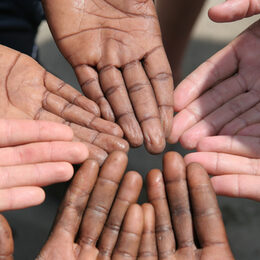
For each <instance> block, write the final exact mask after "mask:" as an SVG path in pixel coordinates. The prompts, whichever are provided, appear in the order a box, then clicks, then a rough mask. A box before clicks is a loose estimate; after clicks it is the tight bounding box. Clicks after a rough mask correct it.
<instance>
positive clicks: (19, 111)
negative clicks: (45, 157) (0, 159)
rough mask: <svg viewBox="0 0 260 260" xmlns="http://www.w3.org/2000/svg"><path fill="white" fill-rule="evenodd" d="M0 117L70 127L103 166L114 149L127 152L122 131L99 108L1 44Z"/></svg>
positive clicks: (90, 156) (76, 137) (34, 62)
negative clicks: (39, 121)
mask: <svg viewBox="0 0 260 260" xmlns="http://www.w3.org/2000/svg"><path fill="white" fill-rule="evenodd" d="M0 56H1V59H0V74H1V79H0V100H1V102H0V118H5V119H9V118H12V119H34V120H47V121H54V122H58V123H63V124H67V125H69V126H70V127H71V128H72V130H73V132H74V140H75V141H81V142H84V143H85V144H86V146H87V147H88V148H89V149H88V150H89V158H93V159H96V160H97V161H98V162H99V163H100V164H101V163H102V162H103V161H104V160H105V158H106V156H107V154H108V153H110V152H112V151H114V150H123V151H128V149H129V147H128V143H127V142H126V141H125V140H123V139H122V138H121V137H122V136H123V132H122V130H121V129H120V127H119V126H118V125H116V124H115V123H112V122H109V121H105V120H103V119H101V118H99V117H98V116H99V108H98V107H97V105H96V104H95V103H94V102H93V101H91V100H89V99H87V98H86V97H84V96H83V95H82V94H80V92H78V91H77V90H75V89H74V88H73V87H71V86H69V85H68V84H66V83H64V82H63V81H61V80H60V79H58V78H56V77H55V76H53V75H52V74H50V73H49V72H47V71H46V70H45V69H44V68H42V67H41V66H40V65H39V64H38V63H37V62H36V61H35V60H33V59H32V58H30V57H29V56H26V55H24V54H21V53H19V52H17V51H14V50H12V49H9V48H7V47H4V46H2V45H0Z"/></svg>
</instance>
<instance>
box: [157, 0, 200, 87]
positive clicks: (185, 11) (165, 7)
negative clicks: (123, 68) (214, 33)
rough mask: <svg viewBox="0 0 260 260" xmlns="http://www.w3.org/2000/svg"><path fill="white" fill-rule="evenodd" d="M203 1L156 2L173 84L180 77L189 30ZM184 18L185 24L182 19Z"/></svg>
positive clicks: (176, 0) (167, 0) (177, 81)
mask: <svg viewBox="0 0 260 260" xmlns="http://www.w3.org/2000/svg"><path fill="white" fill-rule="evenodd" d="M204 2H205V0H193V1H190V0H156V1H155V3H156V10H157V13H158V17H159V21H160V27H161V30H162V38H163V43H164V47H165V50H166V53H167V56H168V59H169V62H170V64H171V67H172V70H173V78H174V82H175V83H179V82H180V80H181V78H182V75H181V69H182V61H183V56H184V54H185V50H186V47H187V44H188V42H189V39H190V34H191V30H192V28H193V25H194V23H195V21H196V19H197V17H198V15H199V13H200V11H201V8H202V6H203V4H204ZM184 17H185V22H180V21H183V18H184Z"/></svg>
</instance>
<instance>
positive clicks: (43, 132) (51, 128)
mask: <svg viewBox="0 0 260 260" xmlns="http://www.w3.org/2000/svg"><path fill="white" fill-rule="evenodd" d="M72 138H73V132H72V130H71V129H70V128H69V127H68V126H66V125H61V124H57V123H53V122H45V121H34V120H5V119H0V197H1V199H0V211H5V210H14V209H20V208H26V207H30V206H35V205H38V204H40V203H42V202H43V200H44V198H45V194H44V191H43V190H42V189H41V188H40V187H41V186H46V185H50V184H53V183H57V182H64V181H67V180H69V179H70V178H71V177H72V175H73V167H72V165H71V164H74V163H81V162H83V161H84V160H85V159H86V158H87V157H88V150H87V147H86V146H85V145H84V144H82V143H78V142H72Z"/></svg>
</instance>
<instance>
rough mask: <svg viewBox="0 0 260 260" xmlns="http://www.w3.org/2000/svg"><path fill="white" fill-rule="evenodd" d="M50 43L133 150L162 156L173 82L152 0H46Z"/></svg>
mask: <svg viewBox="0 0 260 260" xmlns="http://www.w3.org/2000/svg"><path fill="white" fill-rule="evenodd" d="M43 5H44V8H45V13H46V17H47V21H48V24H49V26H50V29H51V31H52V34H53V36H54V39H55V41H56V43H57V45H58V47H59V49H60V50H61V52H62V54H63V55H64V56H65V58H66V59H67V60H68V61H69V62H70V63H71V65H72V67H73V68H74V71H75V73H76V75H77V77H78V81H79V83H80V85H81V87H82V90H83V92H84V94H85V95H86V96H87V97H89V98H90V99H92V100H93V101H95V102H96V103H97V104H98V105H99V107H100V111H101V115H102V117H103V118H104V119H107V120H110V121H114V120H116V122H117V123H118V124H119V125H120V126H121V127H122V129H123V131H124V134H125V137H126V139H127V140H128V141H129V143H130V144H131V145H132V146H134V147H136V146H140V145H142V143H143V141H144V143H145V146H146V148H147V150H148V151H149V152H151V153H160V152H162V151H163V149H164V147H165V138H167V137H168V136H169V135H170V132H171V128H172V120H173V80H172V73H171V68H170V66H169V63H168V60H167V57H166V54H165V51H164V48H163V44H162V40H161V32H160V26H159V22H158V18H157V15H156V10H155V7H154V3H153V1H152V0H148V1H147V0H128V1H120V0H95V1H94V0H84V1H75V0H69V1H66V2H64V1H62V0H44V1H43Z"/></svg>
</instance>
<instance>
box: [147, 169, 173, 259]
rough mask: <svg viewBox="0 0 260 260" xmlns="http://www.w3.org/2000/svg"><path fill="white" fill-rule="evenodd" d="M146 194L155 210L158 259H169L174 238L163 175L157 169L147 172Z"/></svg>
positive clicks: (171, 254)
mask: <svg viewBox="0 0 260 260" xmlns="http://www.w3.org/2000/svg"><path fill="white" fill-rule="evenodd" d="M147 194H148V199H149V202H150V203H151V204H152V205H153V207H154V210H155V233H156V240H157V248H158V255H159V259H161V258H169V259H171V257H172V256H173V255H174V252H175V240H174V233H173V229H172V224H171V217H170V211H169V207H168V201H167V198H166V194H165V187H164V182H163V176H162V173H161V172H160V171H159V170H152V171H150V172H149V173H148V175H147Z"/></svg>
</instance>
